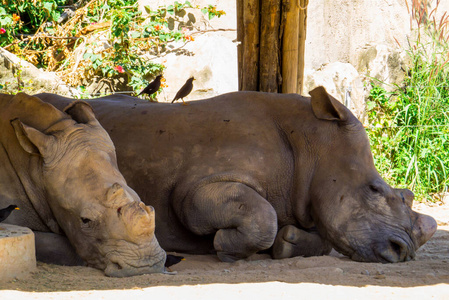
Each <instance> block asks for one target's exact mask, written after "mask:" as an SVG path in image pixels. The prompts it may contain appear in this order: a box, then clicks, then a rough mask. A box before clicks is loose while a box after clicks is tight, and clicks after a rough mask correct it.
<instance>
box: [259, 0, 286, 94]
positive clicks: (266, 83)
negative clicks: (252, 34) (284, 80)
mask: <svg viewBox="0 0 449 300" xmlns="http://www.w3.org/2000/svg"><path fill="white" fill-rule="evenodd" d="M261 3H262V4H261V5H262V7H261V21H260V28H261V29H260V61H259V91H263V92H274V93H277V92H278V91H279V86H280V82H279V79H280V65H281V63H280V60H279V57H280V53H279V46H280V40H279V26H280V22H281V0H264V1H261Z"/></svg>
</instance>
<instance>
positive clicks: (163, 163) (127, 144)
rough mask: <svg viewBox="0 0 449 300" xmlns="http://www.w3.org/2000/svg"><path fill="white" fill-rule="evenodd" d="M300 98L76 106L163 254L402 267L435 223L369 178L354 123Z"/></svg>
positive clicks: (370, 166) (366, 148)
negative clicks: (322, 259)
mask: <svg viewBox="0 0 449 300" xmlns="http://www.w3.org/2000/svg"><path fill="white" fill-rule="evenodd" d="M310 95H311V97H310V98H308V97H303V96H300V95H297V94H272V93H261V92H233V93H228V94H224V95H220V96H217V97H213V98H210V99H205V100H198V101H193V102H190V103H189V105H188V106H182V105H177V104H165V103H148V102H145V101H141V100H139V99H137V98H133V97H129V96H123V95H112V96H107V97H103V98H99V99H92V100H86V101H88V103H90V104H91V105H92V107H93V108H94V110H95V113H96V115H97V117H98V119H99V121H100V123H101V124H102V125H103V127H104V128H105V129H106V130H107V131H108V133H109V134H110V136H111V139H112V140H113V141H114V143H115V145H116V148H117V156H118V158H119V166H120V169H121V170H122V172H123V175H124V176H125V178H126V180H127V181H128V183H129V185H130V186H131V187H133V188H134V189H135V190H136V191H137V193H138V194H139V195H140V196H141V197H142V200H143V201H144V202H145V203H146V204H149V205H152V206H154V208H155V210H156V213H157V222H156V236H157V237H158V240H159V242H160V244H161V246H162V247H163V248H164V249H165V250H167V251H177V252H188V253H217V255H218V257H219V258H220V259H221V260H222V261H235V260H238V259H243V258H246V257H248V256H250V255H252V254H254V253H256V252H258V251H271V253H272V255H273V257H274V258H285V257H292V256H298V255H303V256H311V255H323V254H327V253H329V252H330V250H331V249H332V247H333V248H335V249H336V250H337V251H339V252H340V253H342V254H344V255H346V256H348V257H350V258H351V259H353V260H356V261H369V262H385V263H387V262H400V261H407V260H410V259H412V258H413V257H414V256H415V251H416V250H417V249H418V248H419V247H420V246H421V245H423V244H424V243H425V242H426V241H427V240H428V239H429V238H430V237H431V236H432V235H433V234H434V232H435V231H436V227H437V226H436V222H435V220H434V219H433V218H432V217H430V216H426V215H423V214H419V213H416V212H414V211H413V210H412V209H411V206H412V202H413V199H414V195H413V193H412V192H411V191H410V190H408V189H395V188H392V187H390V186H389V185H388V184H387V183H386V182H385V181H384V180H383V179H382V178H381V176H380V175H379V173H378V172H377V170H376V168H375V166H374V161H373V157H372V154H371V150H370V144H369V140H368V137H367V134H366V132H365V129H364V127H363V125H362V124H361V122H359V121H358V120H357V118H356V117H355V116H354V115H353V114H352V113H351V112H350V111H349V110H348V109H347V108H346V107H345V106H344V105H342V104H341V103H340V102H339V101H338V100H336V99H335V98H333V97H332V96H330V95H329V94H328V93H327V92H326V91H325V89H324V88H322V87H318V88H316V89H314V90H313V91H311V92H310ZM38 97H39V98H41V99H43V100H44V101H49V102H51V103H53V104H54V105H56V106H59V107H63V106H64V105H66V104H67V103H69V102H70V101H72V100H71V99H67V98H63V97H60V96H58V95H54V94H40V95H38Z"/></svg>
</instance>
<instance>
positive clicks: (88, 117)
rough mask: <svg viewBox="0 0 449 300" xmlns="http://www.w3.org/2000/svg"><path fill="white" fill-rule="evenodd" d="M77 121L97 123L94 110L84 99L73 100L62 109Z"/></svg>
mask: <svg viewBox="0 0 449 300" xmlns="http://www.w3.org/2000/svg"><path fill="white" fill-rule="evenodd" d="M63 111H64V112H65V113H67V114H68V115H69V116H71V117H72V119H73V120H75V121H76V122H78V123H82V124H98V121H97V119H96V118H95V114H94V110H93V108H92V106H90V104H89V103H87V102H84V101H74V102H72V103H70V104H69V105H68V106H67V107H66V108H64V110H63Z"/></svg>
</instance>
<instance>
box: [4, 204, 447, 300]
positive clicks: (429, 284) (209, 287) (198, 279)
mask: <svg viewBox="0 0 449 300" xmlns="http://www.w3.org/2000/svg"><path fill="white" fill-rule="evenodd" d="M416 210H418V211H420V212H423V213H426V214H429V215H432V216H434V217H435V218H436V219H437V222H438V225H439V228H438V231H437V233H436V234H435V235H434V237H433V238H432V239H431V240H430V241H429V242H428V243H426V244H425V245H424V246H423V247H421V248H420V249H419V251H418V253H417V257H416V259H415V260H413V261H410V262H405V263H397V264H377V263H359V262H353V261H351V260H349V259H347V258H345V257H343V256H341V255H339V254H338V253H335V252H332V253H331V255H330V256H322V257H310V258H301V257H297V258H290V259H283V260H272V259H270V258H269V257H268V256H266V255H255V256H253V257H251V258H250V259H248V260H245V261H239V262H237V263H233V264H231V263H223V262H220V261H219V260H218V259H217V258H216V257H215V256H209V255H207V256H204V255H196V256H195V255H184V256H185V258H186V259H185V260H184V261H182V262H180V263H179V264H177V265H175V266H172V270H173V271H176V273H177V274H176V275H165V274H151V275H142V276H135V277H130V278H109V277H106V276H104V275H103V273H102V272H101V271H99V270H96V269H92V268H86V267H63V266H55V265H49V264H42V263H38V268H37V271H36V272H34V273H33V274H30V275H29V276H28V277H27V278H23V279H15V280H12V281H9V282H3V283H1V282H0V299H2V300H7V299H8V300H9V299H14V300H16V299H18V298H20V299H25V298H26V299H111V298H113V299H119V298H122V297H132V298H133V300H134V299H144V298H145V299H152V298H151V297H154V296H161V297H163V298H164V300H165V299H214V300H215V299H231V298H230V297H234V298H237V299H250V297H257V299H258V300H259V299H273V298H281V299H298V298H303V297H304V298H306V299H310V298H311V297H312V299H449V204H446V205H441V204H440V205H433V206H429V205H424V204H418V205H416ZM0 267H1V266H0ZM158 299H159V298H158Z"/></svg>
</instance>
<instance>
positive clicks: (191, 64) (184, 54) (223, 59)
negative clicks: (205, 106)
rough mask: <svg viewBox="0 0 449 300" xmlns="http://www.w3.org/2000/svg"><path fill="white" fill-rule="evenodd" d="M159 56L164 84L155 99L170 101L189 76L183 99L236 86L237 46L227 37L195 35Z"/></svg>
mask: <svg viewBox="0 0 449 300" xmlns="http://www.w3.org/2000/svg"><path fill="white" fill-rule="evenodd" d="M162 59H164V61H165V65H166V67H167V68H166V69H165V72H164V77H165V78H166V83H167V85H168V86H167V87H166V88H165V89H164V91H163V93H162V94H160V95H159V96H158V101H161V102H168V101H170V102H171V101H172V99H173V98H174V96H175V95H176V92H177V91H178V90H179V89H180V88H181V86H182V85H183V84H184V83H185V81H186V80H187V78H189V77H190V76H194V77H195V79H196V80H195V81H194V82H193V90H192V92H191V93H190V95H188V96H187V97H186V98H185V99H186V100H196V99H203V98H207V97H212V96H216V95H219V94H223V93H227V92H231V91H237V89H238V78H237V76H236V74H237V48H236V45H235V44H234V43H233V42H232V40H231V39H228V38H226V37H224V36H222V35H218V34H214V33H206V34H202V35H199V36H197V37H196V39H195V41H194V42H191V43H188V44H187V45H185V47H183V48H182V51H180V52H173V53H170V54H168V55H167V56H165V57H164V58H162ZM159 60H160V59H159ZM234 75H235V76H234Z"/></svg>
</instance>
